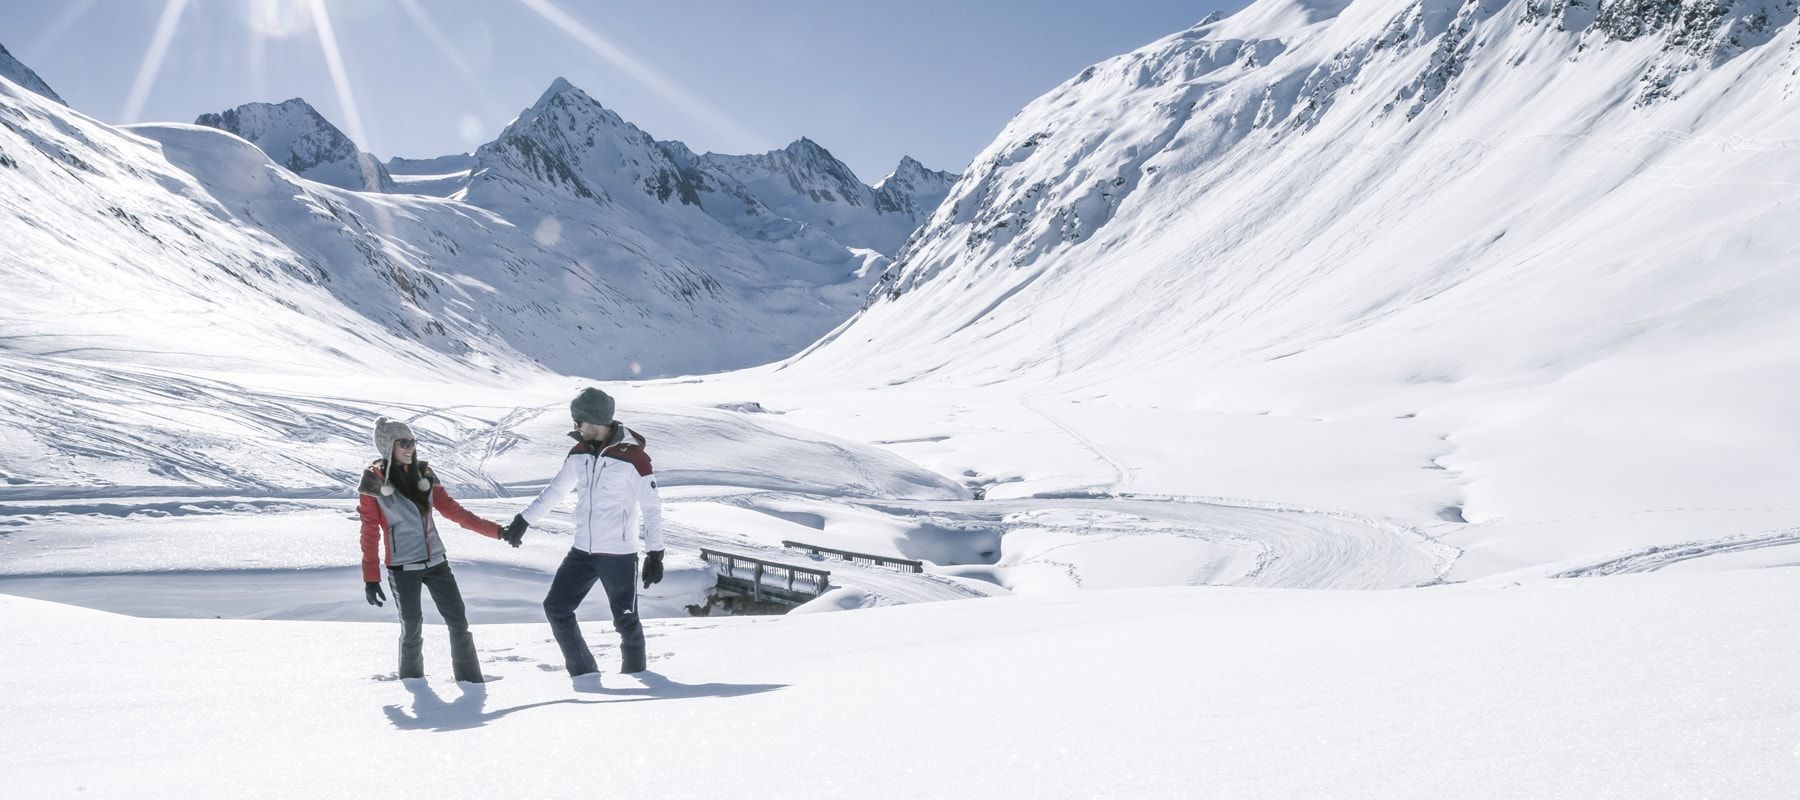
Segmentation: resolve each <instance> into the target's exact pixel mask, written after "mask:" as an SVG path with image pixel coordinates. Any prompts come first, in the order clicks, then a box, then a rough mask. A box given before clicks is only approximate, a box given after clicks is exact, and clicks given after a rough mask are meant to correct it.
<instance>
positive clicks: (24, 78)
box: [0, 45, 69, 106]
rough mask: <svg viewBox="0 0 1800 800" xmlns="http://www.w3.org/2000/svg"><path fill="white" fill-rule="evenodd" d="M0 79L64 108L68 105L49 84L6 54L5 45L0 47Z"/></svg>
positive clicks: (10, 54)
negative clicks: (48, 99) (4, 79)
mask: <svg viewBox="0 0 1800 800" xmlns="http://www.w3.org/2000/svg"><path fill="white" fill-rule="evenodd" d="M0 77H3V78H6V79H7V80H10V81H12V82H13V83H16V84H19V85H20V86H23V87H25V88H27V89H30V90H31V91H33V92H36V93H38V94H40V95H43V96H45V97H48V98H50V99H51V100H55V101H56V102H58V103H61V104H63V105H65V106H66V105H68V104H69V103H68V101H65V100H63V99H62V98H61V97H59V96H57V94H56V92H55V91H54V90H52V89H51V88H50V84H48V83H45V82H44V79H43V78H40V77H38V74H37V73H36V72H32V71H31V68H30V67H27V66H25V64H24V63H23V62H21V61H19V60H18V59H16V58H13V54H12V53H8V52H6V46H5V45H0Z"/></svg>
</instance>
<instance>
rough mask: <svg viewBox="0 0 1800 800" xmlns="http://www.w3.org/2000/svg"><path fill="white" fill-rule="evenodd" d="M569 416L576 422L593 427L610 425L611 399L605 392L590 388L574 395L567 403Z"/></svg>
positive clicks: (611, 418)
mask: <svg viewBox="0 0 1800 800" xmlns="http://www.w3.org/2000/svg"><path fill="white" fill-rule="evenodd" d="M569 416H571V417H573V418H574V420H575V421H576V422H591V423H593V424H595V425H611V424H612V422H613V399H612V397H610V396H608V395H607V394H606V393H605V392H602V391H600V390H599V389H595V388H594V387H592V386H590V387H588V388H586V389H582V390H581V394H578V395H575V399H574V400H572V401H570V402H569Z"/></svg>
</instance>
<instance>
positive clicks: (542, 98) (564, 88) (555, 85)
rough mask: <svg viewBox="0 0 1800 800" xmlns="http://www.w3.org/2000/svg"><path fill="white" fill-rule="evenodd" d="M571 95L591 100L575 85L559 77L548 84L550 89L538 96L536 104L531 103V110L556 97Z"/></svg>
mask: <svg viewBox="0 0 1800 800" xmlns="http://www.w3.org/2000/svg"><path fill="white" fill-rule="evenodd" d="M571 93H573V94H577V95H580V96H582V97H584V98H586V99H589V100H592V99H593V98H591V97H588V94H587V92H584V91H582V90H581V89H580V88H578V87H576V86H575V84H573V83H570V82H569V79H568V78H562V77H559V78H557V79H556V80H553V81H551V82H550V88H548V89H545V90H544V93H543V94H541V95H538V99H537V102H536V103H532V104H531V106H532V108H539V107H542V106H543V105H544V104H546V103H548V102H550V101H551V100H555V99H556V98H558V97H561V96H563V95H565V94H571Z"/></svg>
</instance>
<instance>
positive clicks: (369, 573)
mask: <svg viewBox="0 0 1800 800" xmlns="http://www.w3.org/2000/svg"><path fill="white" fill-rule="evenodd" d="M386 469H387V461H386V460H385V459H383V460H380V461H376V462H375V463H373V464H370V465H369V468H368V469H366V470H364V471H363V476H362V482H361V483H360V484H359V485H358V486H357V493H358V495H359V497H358V499H357V504H356V513H357V515H358V516H359V517H361V518H362V572H363V580H365V581H378V580H381V568H380V566H379V565H380V564H381V563H386V564H388V565H390V566H391V565H392V564H393V563H394V532H393V530H392V526H391V525H389V523H388V516H387V512H386V511H384V510H383V509H382V503H383V502H394V501H395V500H398V501H399V502H404V503H411V502H412V501H410V500H407V499H405V498H403V497H399V496H398V495H397V494H395V493H393V491H392V488H393V487H391V486H387V476H386ZM419 475H420V476H421V477H422V478H424V479H425V480H427V481H430V482H431V507H432V508H435V509H437V511H438V513H440V514H443V515H444V518H445V519H447V520H450V521H451V522H454V523H456V524H458V525H461V526H462V527H464V528H468V529H469V530H472V531H474V532H476V533H479V534H481V535H482V536H486V537H488V538H489V539H498V538H500V526H499V525H498V524H495V523H493V522H490V521H488V520H485V519H482V518H481V517H480V516H477V515H476V514H475V513H474V512H472V511H470V510H468V509H466V508H463V507H462V505H461V504H459V503H457V502H456V500H455V499H453V498H451V497H450V493H449V492H448V491H445V489H444V485H443V484H442V483H439V482H438V479H437V474H436V473H434V472H432V470H431V465H430V464H427V463H425V462H423V461H421V462H419ZM384 488H385V489H387V490H388V491H387V492H383V491H382V490H383V489H384ZM408 513H410V512H408ZM403 516H405V514H403ZM421 516H422V518H423V523H424V528H423V530H422V531H420V534H421V535H422V536H423V539H424V544H425V560H427V561H430V562H436V561H441V560H443V557H444V553H443V549H442V544H441V543H440V542H438V541H437V525H436V523H435V522H434V521H433V520H432V519H431V511H430V509H426V510H425V512H424V513H423V514H422V515H421ZM378 542H379V543H381V544H384V545H385V546H384V547H382V548H381V549H382V551H383V553H384V554H385V556H384V558H382V559H381V561H377V559H376V545H377V543H378Z"/></svg>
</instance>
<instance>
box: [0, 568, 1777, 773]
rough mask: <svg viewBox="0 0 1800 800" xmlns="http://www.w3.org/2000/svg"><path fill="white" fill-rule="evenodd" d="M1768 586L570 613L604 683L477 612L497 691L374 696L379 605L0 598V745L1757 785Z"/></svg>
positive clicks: (90, 762) (513, 761)
mask: <svg viewBox="0 0 1800 800" xmlns="http://www.w3.org/2000/svg"><path fill="white" fill-rule="evenodd" d="M459 572H460V568H459ZM1792 572H1793V570H1765V571H1762V572H1760V573H1749V574H1742V575H1723V574H1710V575H1688V576H1662V577H1644V576H1628V577H1623V578H1614V579H1600V580H1580V581H1558V582H1554V583H1546V582H1541V581H1533V582H1529V583H1526V584H1524V585H1517V586H1512V587H1509V588H1483V587H1473V586H1458V587H1440V588H1434V589H1428V590H1414V591H1406V592H1293V591H1266V590H1263V591H1257V590H1233V589H1223V590H1221V589H1191V588H1183V589H1155V590H1131V591H1115V592H1094V593H1085V594H1075V595H1058V596H1054V597H1034V598H1002V599H997V600H983V601H974V602H960V603H936V604H931V605H921V606H908V607H904V608H894V609H875V610H870V611H865V612H859V613H855V614H812V615H796V616H789V617H784V618H767V617H765V618H740V619H694V620H647V621H646V628H647V631H646V633H647V635H648V640H649V645H650V666H651V672H649V673H646V674H644V675H642V676H641V677H632V676H620V675H617V674H615V673H613V672H611V671H610V669H611V667H612V666H613V663H614V662H615V661H616V658H615V657H614V653H613V649H614V645H613V642H614V637H613V635H612V632H611V631H610V630H608V626H607V625H605V624H604V623H595V622H590V623H589V624H588V625H587V630H586V633H587V635H588V639H589V641H590V642H592V643H594V644H595V645H596V651H597V657H598V660H599V663H600V664H601V665H602V666H603V669H606V670H607V671H606V672H604V673H603V674H602V675H601V676H600V680H599V681H598V686H591V687H584V688H585V689H586V691H580V690H576V689H575V688H572V687H571V685H570V682H569V680H568V679H567V678H566V677H564V676H563V674H562V673H561V669H560V666H561V661H560V657H559V656H558V654H557V653H556V650H555V646H554V645H553V644H551V643H550V642H549V641H548V639H549V634H548V632H547V631H546V629H545V627H544V625H543V623H542V622H538V623H532V624H522V625H477V626H475V628H474V637H475V641H476V645H477V647H478V649H479V651H480V653H481V658H482V660H483V669H484V671H485V672H486V673H488V674H491V675H494V676H496V677H499V678H501V679H502V680H499V681H493V682H489V683H487V684H485V685H480V686H476V685H459V684H457V683H455V682H453V681H450V680H449V678H448V675H447V672H448V670H449V655H448V648H447V646H446V637H445V636H444V630H443V628H441V627H438V626H435V625H434V626H428V628H427V630H426V633H425V665H426V666H425V669H426V674H427V678H425V679H416V680H410V681H397V680H393V679H392V678H391V675H392V670H393V666H394V664H393V649H394V633H395V631H396V627H395V625H394V623H393V622H391V621H388V622H383V623H381V624H370V623H327V622H268V621H231V620H225V621H221V620H168V619H134V618H130V617H122V616H115V615H111V614H103V613H99V612H94V611H88V610H85V609H77V608H72V607H69V606H59V605H54V604H50V603H44V602H40V601H33V600H24V599H20V598H11V597H0V625H4V626H5V627H6V629H7V631H8V646H7V650H6V658H7V659H8V661H7V667H8V671H9V673H10V677H9V681H10V682H11V683H10V685H11V686H12V687H13V690H12V691H8V692H4V693H0V714H3V715H4V716H5V718H6V719H7V721H8V723H7V725H5V726H3V727H0V748H4V750H5V752H6V753H7V755H8V762H7V769H8V772H7V776H8V777H7V783H8V786H9V788H10V789H11V790H12V791H13V792H14V793H16V794H20V795H23V796H28V797H61V796H75V795H77V794H79V795H80V796H84V797H128V796H142V795H145V794H151V795H168V794H179V795H182V796H189V797H239V796H242V795H243V794H244V792H245V791H246V790H250V791H254V792H256V793H257V794H260V795H266V796H275V797H282V796H308V797H311V796H318V795H320V794H334V795H342V794H356V793H358V792H366V791H368V787H369V786H370V785H371V781H372V780H375V779H374V778H371V776H370V775H369V774H368V773H367V771H366V770H356V769H346V768H345V767H344V765H345V764H349V763H358V761H359V759H364V758H367V757H368V755H369V754H370V753H386V754H392V755H391V756H390V758H391V759H398V760H399V762H404V763H408V764H411V763H415V762H413V761H411V760H410V759H411V758H412V757H413V756H414V755H417V756H418V758H420V759H423V760H422V761H420V762H417V763H421V764H426V765H427V766H424V767H422V768H419V769H414V770H411V773H410V774H409V775H408V776H407V778H406V780H407V781H408V785H409V786H410V787H412V788H414V789H416V790H418V791H421V792H427V793H432V794H436V795H449V796H460V795H496V794H500V795H506V794H524V795H532V796H556V795H562V794H567V793H569V792H570V787H572V786H575V785H576V781H575V780H574V779H571V777H570V776H569V774H568V772H567V770H564V769H560V768H559V766H566V764H565V762H566V759H567V755H566V752H565V750H566V748H563V747H561V746H560V744H561V743H568V742H579V743H583V745H584V746H591V743H594V742H604V743H605V745H606V747H607V748H608V749H607V753H608V755H607V768H606V770H605V771H604V774H603V775H601V776H599V777H597V778H596V777H593V776H584V777H583V778H581V779H580V780H586V781H588V784H589V785H592V786H599V787H603V790H602V793H605V794H609V795H610V794H618V795H634V796H648V795H658V796H682V797H686V796H698V795H706V794H716V793H717V792H718V791H719V790H720V788H721V787H741V786H746V785H749V786H759V787H764V786H776V787H779V786H793V785H795V784H794V781H795V780H796V776H804V780H805V783H806V785H807V786H808V787H809V788H808V792H809V793H811V794H813V795H817V796H827V797H860V798H881V797H896V798H898V797H906V798H912V797H921V796H925V797H950V796H958V797H961V796H979V797H994V798H1010V797H1021V798H1025V797H1033V798H1035V797H1114V796H1120V797H1157V798H1160V797H1170V798H1176V797H1195V796H1216V797H1234V798H1333V799H1334V800H1345V799H1346V798H1383V800H1391V799H1393V798H1465V797H1467V798H1480V797H1496V796H1500V797H1537V798H1592V797H1602V796H1627V797H1634V798H1690V797H1708V796H1711V797H1775V796H1781V795H1782V794H1784V793H1786V792H1787V790H1788V789H1789V788H1791V787H1792V786H1793V785H1794V783H1795V781H1796V780H1800V774H1797V773H1796V765H1795V761H1794V759H1793V757H1792V752H1791V750H1792V747H1793V745H1792V742H1793V741H1794V739H1795V737H1796V736H1800V724H1797V723H1796V722H1795V720H1796V718H1797V717H1796V715H1795V714H1794V713H1792V712H1793V705H1794V701H1793V700H1792V698H1793V697H1794V696H1796V694H1797V693H1800V681H1797V680H1796V678H1795V675H1794V671H1793V670H1792V669H1791V665H1792V663H1793V661H1794V659H1795V658H1800V646H1797V645H1796V642H1800V635H1797V634H1800V630H1796V625H1795V623H1794V621H1793V614H1792V613H1790V610H1791V609H1792V608H1793V605H1794V604H1795V603H1796V602H1800V592H1797V590H1796V586H1800V583H1797V582H1796V581H1794V580H1793V575H1792ZM97 580H104V578H99V579H97ZM462 583H463V591H464V593H465V594H467V595H472V596H481V595H483V594H484V593H486V592H488V591H489V590H490V587H491V581H490V580H489V579H488V578H487V576H486V575H485V574H476V575H471V576H468V577H465V578H463V581H462ZM427 605H429V604H427ZM1671 642H1678V643H1680V646H1678V647H1672V646H1671V645H1670V643H1671ZM121 654H130V661H131V667H130V669H129V672H130V677H129V678H128V679H126V678H116V677H111V676H109V674H108V673H109V670H110V669H111V668H110V667H109V666H108V664H110V663H113V662H115V661H117V659H118V658H120V657H121ZM952 668H953V669H954V671H955V676H956V677H955V679H954V680H946V679H945V675H946V673H947V672H948V671H949V670H951V669H952ZM1047 698H1054V702H1047ZM751 721H754V725H753V728H754V729H753V730H750V731H747V730H746V727H747V726H751ZM822 728H823V729H824V730H825V731H826V732H825V733H824V734H823V735H822V734H821V729H822ZM171 732H175V733H176V734H177V735H170V733H171ZM427 734H428V735H427ZM522 742H530V743H534V744H533V746H529V747H521V746H520V743H522ZM796 743H804V745H805V746H803V747H797V746H796ZM97 751H98V752H105V753H106V754H107V757H106V758H93V757H91V754H92V753H94V752H97ZM497 752H501V753H506V754H507V755H506V756H505V757H498V758H497V757H495V754H496V753H497ZM694 752H701V753H704V756H703V757H691V756H690V755H689V754H691V753H694ZM77 754H79V755H77ZM399 762H397V763H399ZM1521 764H1530V765H1532V766H1533V768H1532V769H1520V768H1519V765H1521ZM776 793H778V794H779V793H780V792H779V791H778V792H776Z"/></svg>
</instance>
